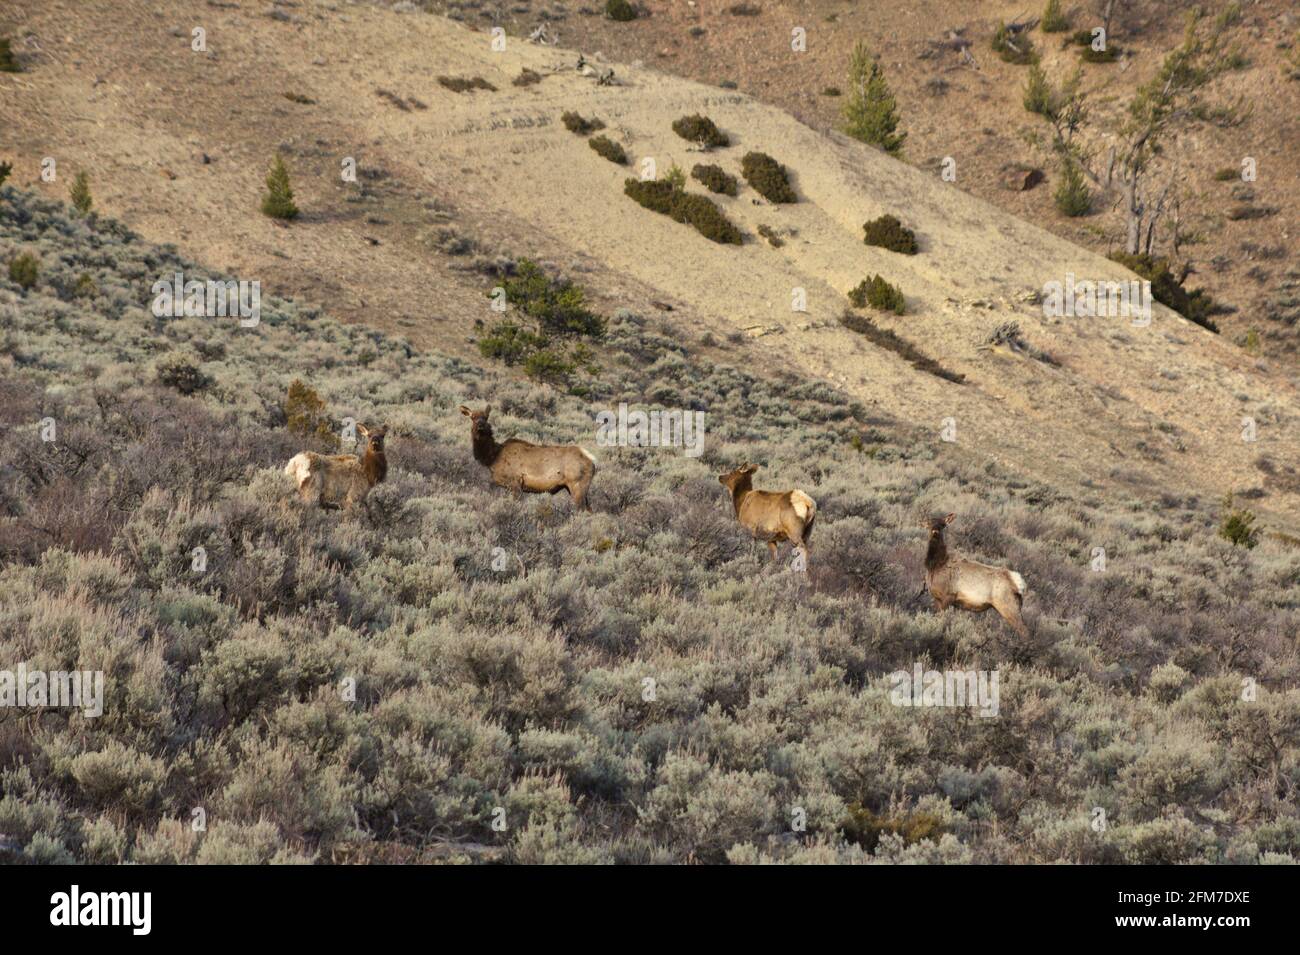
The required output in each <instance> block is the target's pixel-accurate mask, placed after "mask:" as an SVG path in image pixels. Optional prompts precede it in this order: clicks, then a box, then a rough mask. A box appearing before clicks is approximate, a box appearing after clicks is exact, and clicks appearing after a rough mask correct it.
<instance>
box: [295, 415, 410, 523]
mask: <svg viewBox="0 0 1300 955" xmlns="http://www.w3.org/2000/svg"><path fill="white" fill-rule="evenodd" d="M357 432H358V433H359V434H360V435H361V436H362V437H363V438H365V439H366V453H365V454H363V455H361V456H360V457H358V456H357V455H355V454H317V453H316V452H315V451H303V452H302V453H301V454H296V455H294V456H293V458H292V459H291V460H290V461H289V463H288V464H286V465H285V467H284V473H285V474H287V475H289V477H291V478H293V480H294V484H295V485H297V487H298V494H299V496H300V497H301V498H302V499H303V500H304V501H306V502H308V503H309V504H319V505H320V506H321V507H328V508H344V509H346V508H350V507H352V506H353V505H354V504H358V503H360V502H362V501H364V500H365V498H366V495H367V494H369V493H370V489H371V488H372V487H374V486H375V485H376V484H378V483H379V482H380V481H382V480H383V479H384V478H386V477H387V476H388V458H387V457H386V456H385V455H384V436H385V435H386V434H388V428H387V427H379V428H375V429H374V430H370V429H368V428H366V427H365V425H360V424H359V425H357Z"/></svg>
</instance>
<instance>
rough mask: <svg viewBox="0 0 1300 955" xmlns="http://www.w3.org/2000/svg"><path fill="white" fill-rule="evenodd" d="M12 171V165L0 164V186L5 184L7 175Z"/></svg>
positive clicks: (7, 163)
mask: <svg viewBox="0 0 1300 955" xmlns="http://www.w3.org/2000/svg"><path fill="white" fill-rule="evenodd" d="M13 171H14V164H13V163H11V162H0V186H3V185H4V184H5V180H6V179H8V178H9V174H10V173H11V172H13Z"/></svg>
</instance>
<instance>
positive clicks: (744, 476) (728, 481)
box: [718, 462, 758, 494]
mask: <svg viewBox="0 0 1300 955" xmlns="http://www.w3.org/2000/svg"><path fill="white" fill-rule="evenodd" d="M757 470H758V465H757V464H750V463H748V462H746V463H744V464H742V465H741V466H740V467H738V468H736V469H735V470H734V471H728V472H727V473H726V474H719V475H718V483H719V484H721V485H722V486H723V487H725V488H726V489H727V490H728V491H730V492H732V493H733V494H734V493H735V492H736V489H737V488H740V487H744V486H745V485H747V484H748V483H749V479H750V478H751V477H752V476H753V474H754V472H755V471H757Z"/></svg>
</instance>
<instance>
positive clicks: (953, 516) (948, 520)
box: [943, 514, 957, 524]
mask: <svg viewBox="0 0 1300 955" xmlns="http://www.w3.org/2000/svg"><path fill="white" fill-rule="evenodd" d="M956 519H957V515H956V514H949V515H948V516H947V517H945V518H944V519H943V522H944V523H945V524H951V523H952V522H953V521H955V520H956Z"/></svg>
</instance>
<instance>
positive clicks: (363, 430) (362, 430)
mask: <svg viewBox="0 0 1300 955" xmlns="http://www.w3.org/2000/svg"><path fill="white" fill-rule="evenodd" d="M357 433H358V434H360V435H361V436H362V437H363V438H368V437H370V429H369V428H367V427H366V426H365V425H364V424H359V425H357Z"/></svg>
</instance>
